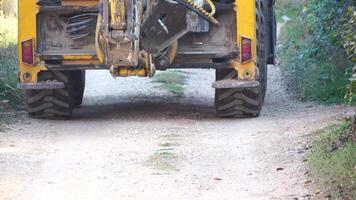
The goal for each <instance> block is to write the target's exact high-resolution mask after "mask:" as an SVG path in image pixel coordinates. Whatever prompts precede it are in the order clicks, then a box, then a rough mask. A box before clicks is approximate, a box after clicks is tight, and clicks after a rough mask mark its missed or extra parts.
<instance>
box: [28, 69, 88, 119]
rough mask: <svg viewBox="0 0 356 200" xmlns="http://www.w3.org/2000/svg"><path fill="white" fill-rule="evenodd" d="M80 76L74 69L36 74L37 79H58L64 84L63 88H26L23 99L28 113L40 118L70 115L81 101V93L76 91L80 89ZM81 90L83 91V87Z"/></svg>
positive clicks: (60, 117) (57, 117)
mask: <svg viewBox="0 0 356 200" xmlns="http://www.w3.org/2000/svg"><path fill="white" fill-rule="evenodd" d="M80 76H82V74H81V73H79V72H76V71H56V72H50V71H45V72H40V74H39V76H38V80H39V81H48V80H51V81H52V80H56V81H60V82H63V83H64V84H65V88H63V89H52V90H27V91H26V99H25V100H26V107H27V111H28V113H29V115H30V116H31V117H34V118H40V119H63V118H68V117H70V116H71V114H72V110H73V108H74V106H76V104H77V105H78V103H81V100H82V93H81V94H80V93H78V92H80V91H81V89H82V88H81V87H79V86H78V79H79V80H80V79H81V77H80ZM80 85H82V84H80ZM83 87H84V86H83ZM82 90H83V91H84V89H82ZM78 98H80V99H78Z"/></svg>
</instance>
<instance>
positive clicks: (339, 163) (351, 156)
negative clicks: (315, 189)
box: [308, 121, 356, 200]
mask: <svg viewBox="0 0 356 200" xmlns="http://www.w3.org/2000/svg"><path fill="white" fill-rule="evenodd" d="M355 128H356V127H355V125H354V127H352V123H351V121H347V122H343V123H342V124H341V125H332V126H330V127H328V128H325V129H323V130H320V131H318V132H316V134H317V139H316V140H315V142H314V143H313V144H312V148H311V152H310V154H309V159H308V160H309V161H308V162H309V164H310V165H311V166H312V168H313V170H314V173H315V175H317V177H318V178H316V179H317V181H318V182H320V183H321V185H322V186H323V188H321V190H322V191H324V193H325V192H326V196H328V197H329V198H331V199H346V200H347V199H350V200H351V199H356V181H355V180H356V129H355Z"/></svg>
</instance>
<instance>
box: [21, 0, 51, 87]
mask: <svg viewBox="0 0 356 200" xmlns="http://www.w3.org/2000/svg"><path fill="white" fill-rule="evenodd" d="M18 8H19V12H18V21H19V30H18V32H19V35H18V41H19V45H18V48H19V49H18V52H19V56H18V58H19V60H18V62H19V71H20V72H19V79H20V81H21V82H26V83H36V82H37V73H38V72H39V71H41V70H46V67H45V66H44V65H43V64H41V62H40V60H39V58H38V57H37V56H36V54H35V56H34V63H35V66H30V65H26V64H23V63H22V53H21V42H23V41H25V40H29V39H33V44H34V49H36V15H37V4H36V0H19V2H18ZM26 73H30V74H31V78H30V79H27V80H26V81H25V80H24V74H26Z"/></svg>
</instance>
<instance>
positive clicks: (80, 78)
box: [72, 70, 85, 106]
mask: <svg viewBox="0 0 356 200" xmlns="http://www.w3.org/2000/svg"><path fill="white" fill-rule="evenodd" d="M72 73H73V78H74V82H75V84H74V86H73V90H74V106H80V105H81V104H82V103H83V97H84V90H85V71H84V70H83V71H73V72H72Z"/></svg>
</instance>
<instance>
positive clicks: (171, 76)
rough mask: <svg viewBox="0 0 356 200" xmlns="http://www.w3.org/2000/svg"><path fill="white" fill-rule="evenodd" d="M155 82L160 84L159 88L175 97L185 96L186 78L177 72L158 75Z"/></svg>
mask: <svg viewBox="0 0 356 200" xmlns="http://www.w3.org/2000/svg"><path fill="white" fill-rule="evenodd" d="M153 81H154V82H156V83H159V86H158V87H159V88H161V89H163V90H166V91H168V92H170V93H172V94H173V95H175V96H178V97H182V96H183V95H184V87H183V86H184V85H185V83H186V76H185V75H184V74H183V73H181V72H180V71H177V70H170V71H167V72H161V73H158V74H157V75H156V76H155V77H154V80H153Z"/></svg>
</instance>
